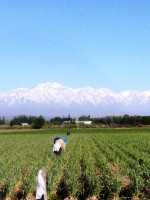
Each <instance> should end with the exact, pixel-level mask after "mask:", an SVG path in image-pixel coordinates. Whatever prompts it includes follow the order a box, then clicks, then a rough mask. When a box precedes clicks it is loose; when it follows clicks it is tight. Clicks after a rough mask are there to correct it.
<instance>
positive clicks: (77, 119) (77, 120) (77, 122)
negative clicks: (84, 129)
mask: <svg viewBox="0 0 150 200" xmlns="http://www.w3.org/2000/svg"><path fill="white" fill-rule="evenodd" d="M76 124H77V129H79V118H78V117H76Z"/></svg>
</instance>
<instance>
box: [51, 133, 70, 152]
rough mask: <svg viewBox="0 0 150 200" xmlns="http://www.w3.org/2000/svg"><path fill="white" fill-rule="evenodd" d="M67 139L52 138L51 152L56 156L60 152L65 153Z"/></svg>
mask: <svg viewBox="0 0 150 200" xmlns="http://www.w3.org/2000/svg"><path fill="white" fill-rule="evenodd" d="M66 142H67V138H60V137H58V136H57V137H55V138H54V145H53V152H54V153H56V154H61V151H65V148H66Z"/></svg>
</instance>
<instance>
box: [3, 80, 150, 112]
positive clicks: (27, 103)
mask: <svg viewBox="0 0 150 200" xmlns="http://www.w3.org/2000/svg"><path fill="white" fill-rule="evenodd" d="M9 111H10V112H9ZM12 112H14V113H12ZM59 113H60V115H64V114H68V113H70V114H72V115H78V114H93V115H94V114H95V115H112V114H114V115H116V114H117V115H118V114H125V113H129V114H141V115H142V114H150V90H148V91H143V92H139V91H130V90H128V91H123V92H120V93H115V92H113V91H111V90H109V89H107V88H99V89H95V88H91V87H84V88H78V89H72V88H69V87H66V86H64V85H62V84H59V83H55V82H54V83H50V82H46V83H42V84H39V85H38V86H37V87H35V88H32V89H27V88H17V89H14V90H11V91H9V92H0V114H8V115H10V114H13V115H14V114H46V115H47V114H50V115H53V116H55V115H56V114H59Z"/></svg>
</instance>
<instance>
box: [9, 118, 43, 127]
mask: <svg viewBox="0 0 150 200" xmlns="http://www.w3.org/2000/svg"><path fill="white" fill-rule="evenodd" d="M45 122H46V120H45V118H44V117H43V116H42V115H41V116H39V117H37V116H26V115H21V116H17V117H14V118H13V119H12V120H11V121H10V126H13V125H21V124H22V123H28V124H29V125H31V126H32V127H33V128H37V129H38V128H42V126H43V125H44V124H45Z"/></svg>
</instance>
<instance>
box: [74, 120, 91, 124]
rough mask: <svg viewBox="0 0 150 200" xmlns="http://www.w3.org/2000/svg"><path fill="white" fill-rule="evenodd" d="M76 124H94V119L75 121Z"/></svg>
mask: <svg viewBox="0 0 150 200" xmlns="http://www.w3.org/2000/svg"><path fill="white" fill-rule="evenodd" d="M75 123H76V124H85V125H90V124H92V121H75Z"/></svg>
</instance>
